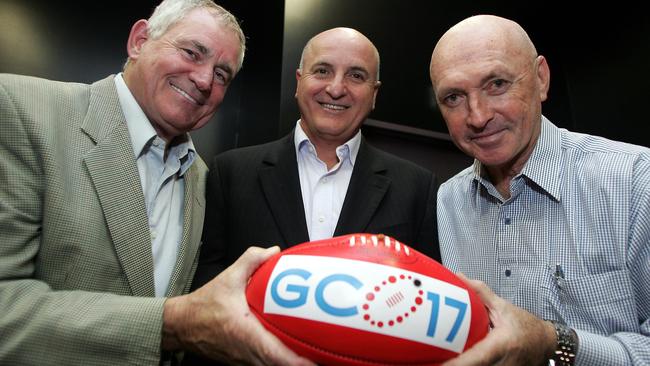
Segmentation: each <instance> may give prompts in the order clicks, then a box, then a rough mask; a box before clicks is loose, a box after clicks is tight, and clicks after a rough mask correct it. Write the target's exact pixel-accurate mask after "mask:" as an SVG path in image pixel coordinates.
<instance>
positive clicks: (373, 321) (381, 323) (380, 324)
mask: <svg viewBox="0 0 650 366" xmlns="http://www.w3.org/2000/svg"><path fill="white" fill-rule="evenodd" d="M398 278H399V280H408V281H410V280H412V279H413V277H412V276H410V275H408V276H407V275H404V274H401V275H399V276H398V277H395V276H389V277H388V278H387V280H384V281H382V282H381V286H375V287H374V288H373V290H374V292H379V291H381V287H382V286H386V285H389V284H395V283H397V281H398ZM418 294H419V295H420V296H417V297H416V298H415V299H414V300H413V305H412V306H411V307H410V310H411V311H410V312H411V313H415V312H416V311H417V307H418V306H422V304H423V303H424V301H423V299H422V297H421V296H422V295H423V294H424V291H422V290H419V291H418ZM366 300H368V302H372V301H374V300H375V294H374V293H372V292H368V293H367V294H366ZM362 308H363V310H365V311H369V310H370V308H371V304H363V306H362ZM408 317H409V312H405V313H404V315H403V316H402V315H398V316H396V317H395V318H394V319H388V321H387V322H386V323H385V322H384V321H383V320H377V319H372V316H371V315H370V314H369V313H365V314H364V315H363V319H364V320H365V321H368V322H370V325H372V326H375V325H376V326H377V327H379V328H382V327H383V326H384V325H385V324H388V325H389V326H391V327H392V326H394V325H396V324H397V323H399V324H401V323H403V322H404V320H405V319H404V318H408Z"/></svg>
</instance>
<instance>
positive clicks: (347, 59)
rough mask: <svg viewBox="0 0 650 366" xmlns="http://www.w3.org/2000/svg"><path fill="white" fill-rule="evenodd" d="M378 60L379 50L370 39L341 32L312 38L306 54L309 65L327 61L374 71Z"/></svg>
mask: <svg viewBox="0 0 650 366" xmlns="http://www.w3.org/2000/svg"><path fill="white" fill-rule="evenodd" d="M378 62H379V60H378V54H377V50H376V49H375V47H374V46H373V45H372V44H371V43H370V42H369V41H367V40H366V39H363V38H360V37H354V36H347V35H340V34H327V35H323V36H321V37H318V38H316V39H314V40H312V42H310V44H309V46H308V47H307V49H306V50H305V54H304V63H305V66H307V67H309V66H310V65H313V64H318V63H327V64H330V65H334V66H345V65H347V66H354V67H363V68H365V69H368V71H370V72H374V71H376V70H377V64H378Z"/></svg>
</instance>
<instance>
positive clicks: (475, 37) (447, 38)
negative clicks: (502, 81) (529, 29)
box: [430, 15, 537, 84]
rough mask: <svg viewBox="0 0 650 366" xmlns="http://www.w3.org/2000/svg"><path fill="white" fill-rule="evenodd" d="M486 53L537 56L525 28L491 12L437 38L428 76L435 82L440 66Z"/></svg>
mask: <svg viewBox="0 0 650 366" xmlns="http://www.w3.org/2000/svg"><path fill="white" fill-rule="evenodd" d="M489 54H506V55H508V56H509V58H510V59H511V60H512V61H513V62H523V63H525V62H532V61H533V60H534V59H535V57H536V56H537V51H536V50H535V46H534V45H533V42H532V41H531V40H530V38H529V37H528V34H526V31H525V30H524V29H523V28H522V27H521V26H520V25H519V24H517V23H515V22H513V21H512V20H509V19H505V18H501V17H498V16H494V15H476V16H473V17H470V18H467V19H465V20H462V21H461V22H459V23H458V24H456V25H454V26H453V27H451V28H450V29H449V30H448V31H447V32H446V33H445V34H443V36H442V37H441V38H440V40H439V41H438V43H437V44H436V47H435V48H434V50H433V54H432V55H431V65H430V72H431V79H432V81H433V83H434V84H435V83H436V79H437V78H438V75H437V72H438V70H440V66H442V65H445V64H449V63H450V62H470V61H473V60H474V59H476V58H480V57H486V56H488V57H489Z"/></svg>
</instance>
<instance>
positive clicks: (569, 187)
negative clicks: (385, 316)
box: [430, 15, 650, 365]
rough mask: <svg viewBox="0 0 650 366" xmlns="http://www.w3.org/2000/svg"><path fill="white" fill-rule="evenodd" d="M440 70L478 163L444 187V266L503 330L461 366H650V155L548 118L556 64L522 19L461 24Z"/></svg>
mask: <svg viewBox="0 0 650 366" xmlns="http://www.w3.org/2000/svg"><path fill="white" fill-rule="evenodd" d="M430 73H431V81H432V83H433V90H434V92H435V96H436V100H437V103H438V105H439V107H440V111H441V113H442V115H443V117H444V119H445V120H446V122H447V126H448V128H449V133H450V135H451V137H452V138H453V140H454V142H455V143H456V145H457V146H458V147H459V148H460V149H461V150H463V151H464V152H465V153H467V154H468V155H470V156H472V157H474V158H475V161H474V164H473V165H472V166H471V167H469V168H467V169H465V170H464V171H462V172H461V173H459V174H458V175H456V176H455V177H453V178H452V179H450V180H449V181H447V182H446V183H444V184H443V185H442V186H441V187H440V190H439V194H438V225H439V235H440V246H441V251H442V259H443V263H444V264H445V265H446V266H448V267H449V268H451V269H452V270H454V271H457V272H462V273H463V274H465V275H466V276H467V277H468V278H471V279H472V280H470V279H467V281H468V283H469V284H470V285H471V286H472V287H473V288H474V289H475V290H476V291H477V292H478V293H479V295H480V296H481V298H482V299H483V301H484V303H485V305H486V306H487V308H488V310H489V313H490V319H491V321H492V325H493V329H492V331H491V332H490V334H489V335H488V336H487V337H486V338H485V339H484V340H483V341H482V342H480V343H478V344H476V345H475V346H474V347H473V348H472V349H470V350H468V351H467V352H465V353H464V354H462V355H460V356H459V357H458V358H456V359H454V360H452V361H451V362H449V365H483V364H495V363H498V364H499V365H511V364H521V365H536V364H545V363H547V360H553V362H554V363H555V364H556V365H573V364H575V365H648V364H650V320H649V319H650V245H649V243H650V150H649V149H647V148H644V147H640V146H634V145H630V144H625V143H621V142H615V141H610V140H607V139H605V138H601V137H595V136H589V135H584V134H578V133H573V132H569V131H567V130H564V129H560V128H557V127H556V126H554V125H553V124H552V123H551V122H550V121H549V120H548V119H546V118H545V117H544V116H542V111H541V109H542V107H541V106H542V102H543V101H544V100H546V98H547V92H548V88H549V80H550V73H549V67H548V64H547V62H546V59H545V58H544V57H543V56H538V55H537V52H536V50H535V47H534V45H533V44H532V42H531V40H530V38H529V37H528V35H527V34H526V32H525V31H524V30H523V29H522V28H521V27H520V26H519V25H518V24H516V23H514V22H512V21H510V20H507V19H503V18H499V17H496V16H489V15H480V16H474V17H471V18H468V19H465V20H463V21H461V22H460V23H458V24H456V25H455V26H453V27H452V28H451V29H449V30H448V31H447V32H446V33H445V34H444V35H443V36H442V38H441V39H440V40H439V41H438V43H437V45H436V47H435V49H434V51H433V55H432V57H431V66H430Z"/></svg>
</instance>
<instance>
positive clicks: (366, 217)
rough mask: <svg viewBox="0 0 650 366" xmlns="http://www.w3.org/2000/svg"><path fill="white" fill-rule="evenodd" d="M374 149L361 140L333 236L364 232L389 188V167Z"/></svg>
mask: <svg viewBox="0 0 650 366" xmlns="http://www.w3.org/2000/svg"><path fill="white" fill-rule="evenodd" d="M373 149H374V148H373V147H371V146H369V145H368V144H367V143H366V141H365V139H363V138H362V140H361V145H360V146H359V153H358V155H357V159H356V163H355V165H354V170H353V171H352V177H351V178H350V184H349V185H348V191H347V193H346V194H345V201H344V202H343V208H342V209H341V215H340V216H339V221H338V223H337V225H336V230H335V231H334V236H339V235H343V234H350V233H359V232H364V231H365V230H366V228H367V227H368V224H369V223H370V219H372V217H373V215H374V214H375V212H376V211H377V208H378V207H379V203H380V202H381V200H382V199H383V198H384V195H385V194H386V191H388V187H390V184H391V181H390V179H389V178H387V177H386V176H385V175H384V172H385V171H386V167H385V165H384V164H383V162H382V160H381V159H380V158H379V156H378V155H377V154H376V153H374V152H373Z"/></svg>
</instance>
